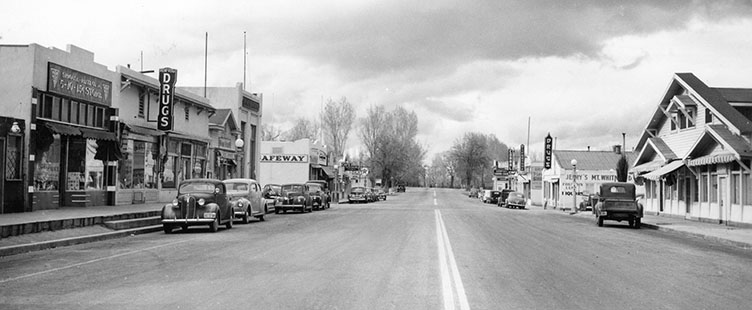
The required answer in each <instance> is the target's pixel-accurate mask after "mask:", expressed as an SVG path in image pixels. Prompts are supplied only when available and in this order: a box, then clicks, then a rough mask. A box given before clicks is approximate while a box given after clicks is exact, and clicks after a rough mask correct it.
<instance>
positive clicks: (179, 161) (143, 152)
mask: <svg viewBox="0 0 752 310" xmlns="http://www.w3.org/2000/svg"><path fill="white" fill-rule="evenodd" d="M116 70H117V73H118V75H117V77H116V79H115V81H117V92H118V93H119V100H118V101H117V102H116V103H115V105H116V106H117V107H118V108H119V109H120V116H121V117H120V119H121V121H122V125H121V126H120V128H119V130H120V132H121V140H120V150H121V153H122V155H123V158H122V159H121V160H120V161H119V162H118V169H117V203H118V204H132V203H149V202H160V201H171V200H172V199H174V198H175V196H176V195H177V188H178V186H179V185H180V182H181V181H182V180H187V179H191V178H203V177H208V176H211V174H209V173H208V171H207V169H209V168H211V162H210V156H209V142H210V140H211V139H210V138H209V118H210V117H211V116H212V115H214V114H215V113H216V109H215V108H214V107H213V106H212V105H211V104H210V102H209V100H208V99H206V98H202V97H199V96H197V95H195V94H193V93H191V92H188V91H184V90H181V89H180V87H178V88H176V91H175V97H174V105H173V130H169V131H160V130H157V123H156V119H157V116H158V111H157V110H158V106H159V92H158V90H159V81H158V80H157V79H155V78H153V77H150V76H147V75H145V74H142V73H140V72H137V71H134V70H131V69H129V68H127V67H123V66H118V67H117V69H116ZM178 77H179V75H178ZM178 83H179V78H178Z"/></svg>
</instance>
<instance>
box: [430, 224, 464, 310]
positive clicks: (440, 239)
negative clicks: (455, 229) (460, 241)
mask: <svg viewBox="0 0 752 310" xmlns="http://www.w3.org/2000/svg"><path fill="white" fill-rule="evenodd" d="M434 213H435V215H436V216H435V217H436V239H437V244H438V249H439V264H440V265H439V269H440V270H441V283H442V293H443V296H444V309H447V310H448V309H455V306H456V305H455V301H454V295H455V289H456V294H457V299H458V301H459V306H460V309H462V310H469V309H470V305H469V304H468V301H467V295H466V294H465V287H464V285H462V278H461V277H460V272H459V269H458V268H457V262H456V261H455V259H454V252H453V251H452V245H451V243H450V242H449V235H448V234H447V231H446V226H445V224H444V219H443V217H442V216H441V211H439V210H434ZM447 262H448V263H449V266H447ZM450 270H451V272H450Z"/></svg>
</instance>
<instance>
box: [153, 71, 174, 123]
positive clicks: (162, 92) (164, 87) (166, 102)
mask: <svg viewBox="0 0 752 310" xmlns="http://www.w3.org/2000/svg"><path fill="white" fill-rule="evenodd" d="M177 79H178V70H175V69H172V68H162V69H159V115H158V116H157V129H159V130H165V131H167V130H172V128H173V126H172V114H173V113H172V107H173V106H172V103H173V99H174V97H175V81H176V80H177Z"/></svg>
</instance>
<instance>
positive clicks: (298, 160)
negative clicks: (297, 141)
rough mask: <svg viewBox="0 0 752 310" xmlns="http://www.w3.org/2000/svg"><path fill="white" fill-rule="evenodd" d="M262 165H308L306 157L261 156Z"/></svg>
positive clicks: (298, 155) (295, 155)
mask: <svg viewBox="0 0 752 310" xmlns="http://www.w3.org/2000/svg"><path fill="white" fill-rule="evenodd" d="M261 162H262V163H308V155H305V154H294V155H281V154H261Z"/></svg>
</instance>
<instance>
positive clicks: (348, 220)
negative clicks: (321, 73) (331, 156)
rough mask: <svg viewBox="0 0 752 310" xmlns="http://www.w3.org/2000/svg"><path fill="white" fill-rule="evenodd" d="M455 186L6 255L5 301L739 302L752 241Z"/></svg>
mask: <svg viewBox="0 0 752 310" xmlns="http://www.w3.org/2000/svg"><path fill="white" fill-rule="evenodd" d="M463 193H464V192H462V191H458V190H444V189H419V188H409V189H408V191H407V192H406V193H400V194H399V195H397V196H390V197H389V198H388V200H387V201H382V202H377V203H370V204H343V205H333V206H332V208H331V209H329V210H326V211H316V212H313V213H305V214H299V213H288V214H279V215H274V214H270V215H268V216H267V221H266V222H252V223H250V224H247V225H243V224H240V223H239V222H236V225H235V227H234V228H232V229H230V230H227V229H220V231H219V232H217V233H209V232H208V230H207V229H206V228H203V227H194V228H190V229H189V230H188V231H182V232H176V233H174V234H170V235H166V234H163V233H153V234H146V235H138V236H133V237H128V238H123V239H116V240H109V241H102V242H96V243H89V244H82V245H76V246H70V247H64V248H57V249H52V250H46V251H39V252H33V253H26V254H21V255H14V256H9V257H4V258H0V309H201V308H203V309H211V308H226V309H749V308H750V307H752V268H750V266H752V252H750V251H749V250H743V249H737V248H733V247H727V246H722V245H717V244H710V243H706V242H703V241H702V240H698V239H691V238H685V237H681V236H676V235H672V234H670V233H666V232H660V231H654V230H649V229H639V230H638V229H629V228H627V227H626V224H620V223H616V222H613V223H607V226H606V227H603V228H598V227H597V226H596V225H595V222H594V220H593V221H588V220H586V219H583V218H579V217H573V216H569V215H567V214H565V213H562V212H560V211H551V210H542V209H540V208H532V209H526V210H514V209H502V208H498V207H496V206H494V205H490V204H483V203H481V202H480V201H478V200H477V199H470V198H468V197H467V196H464V195H463Z"/></svg>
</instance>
